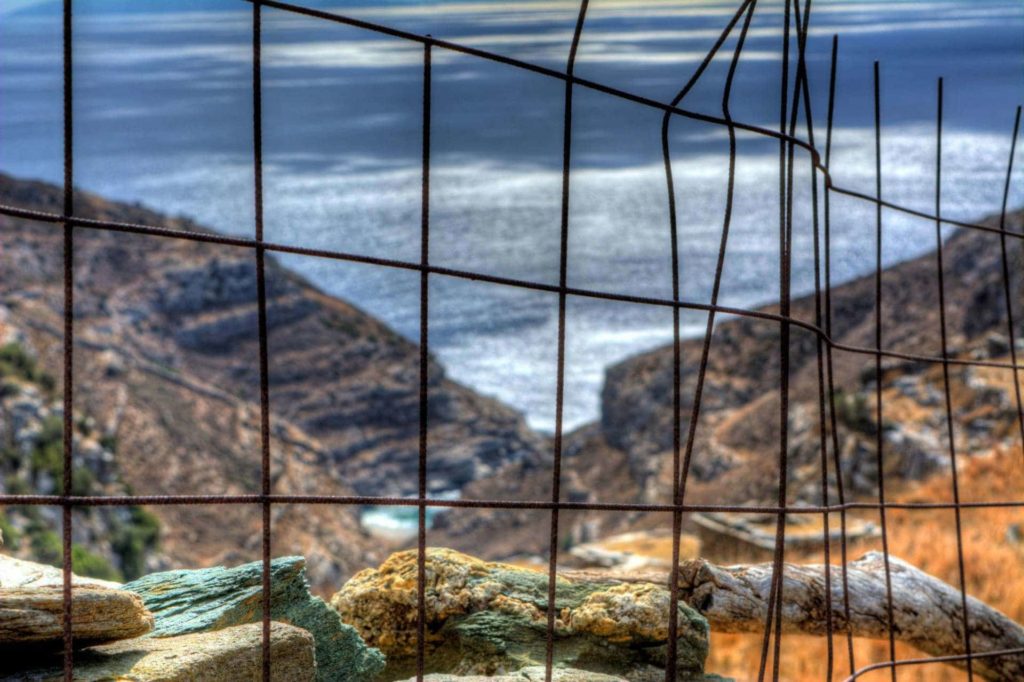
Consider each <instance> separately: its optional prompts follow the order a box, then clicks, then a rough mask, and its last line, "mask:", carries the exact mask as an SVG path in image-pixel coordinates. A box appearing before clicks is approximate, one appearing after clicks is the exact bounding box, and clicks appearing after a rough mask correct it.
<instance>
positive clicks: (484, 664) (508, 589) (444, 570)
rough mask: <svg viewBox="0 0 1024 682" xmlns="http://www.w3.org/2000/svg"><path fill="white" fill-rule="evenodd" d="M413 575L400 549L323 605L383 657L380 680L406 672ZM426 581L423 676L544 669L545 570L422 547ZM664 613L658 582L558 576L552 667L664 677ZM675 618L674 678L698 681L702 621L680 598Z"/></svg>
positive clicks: (704, 633) (412, 648)
mask: <svg viewBox="0 0 1024 682" xmlns="http://www.w3.org/2000/svg"><path fill="white" fill-rule="evenodd" d="M417 575H418V573H417V553H416V551H406V552H399V553H397V554H394V555H392V556H391V557H390V558H389V559H388V560H387V561H385V562H384V563H383V564H382V565H381V566H380V567H379V568H377V569H367V570H364V571H362V572H360V573H358V574H357V575H356V576H354V577H353V578H352V579H351V580H349V581H348V582H347V583H346V584H345V585H344V587H342V589H341V590H340V591H339V592H338V593H337V594H335V595H334V597H333V598H332V599H331V604H332V606H334V607H335V608H336V609H338V612H339V613H341V617H342V620H344V621H345V622H346V623H349V624H351V625H353V626H354V627H355V628H356V630H358V631H359V633H360V634H361V635H362V636H363V638H364V639H365V640H366V641H367V642H368V643H369V644H370V645H372V646H377V647H379V648H380V649H381V650H382V651H383V652H384V653H385V654H386V655H387V657H388V668H387V670H386V673H385V676H384V678H385V679H392V680H394V679H401V678H403V677H407V676H409V675H411V674H413V672H414V665H415V657H416V646H417V636H416V633H417V627H416V621H417V589H416V586H417ZM426 583H427V586H428V587H427V590H426V595H425V596H426V617H427V624H426V644H425V645H426V652H425V653H426V661H425V662H426V666H427V667H426V672H430V673H447V674H454V675H498V674H508V673H510V672H516V671H521V670H522V669H524V668H529V667H530V666H535V665H543V664H544V662H545V659H546V643H547V601H548V576H547V574H546V573H541V572H537V571H533V570H529V569H525V568H520V567H517V566H511V565H506V564H498V563H489V562H485V561H481V560H479V559H475V558H473V557H470V556H467V555H465V554H460V553H458V552H455V551H453V550H449V549H430V550H428V553H427V561H426ZM669 607H670V594H669V591H668V589H667V588H666V587H665V586H663V585H655V584H652V583H632V584H631V583H621V582H615V581H601V580H596V579H595V580H590V579H568V578H566V577H562V576H560V577H559V578H558V580H557V583H556V588H555V608H556V609H557V614H556V617H555V629H554V635H555V646H554V663H555V665H556V666H559V667H566V668H576V669H580V670H584V671H587V673H588V674H593V673H603V674H607V675H613V676H620V677H626V678H628V679H630V680H646V679H652V680H655V679H657V680H664V678H665V672H664V666H665V664H666V653H667V640H668V623H669V620H668V613H669ZM677 618H678V621H677V622H678V640H677V641H678V648H677V650H678V655H677V675H676V676H677V679H680V680H687V679H694V678H696V679H701V677H702V674H703V667H704V659H705V657H706V656H707V651H708V624H707V621H706V620H705V619H704V618H703V617H702V616H701V615H700V614H699V613H697V612H696V611H694V610H693V609H691V608H690V607H689V606H687V605H686V604H684V603H682V602H681V601H680V603H679V605H678V611H677ZM523 674H526V673H523ZM510 679H515V678H514V677H513V678H510ZM524 679H529V678H524Z"/></svg>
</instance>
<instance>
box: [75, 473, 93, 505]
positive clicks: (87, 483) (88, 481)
mask: <svg viewBox="0 0 1024 682" xmlns="http://www.w3.org/2000/svg"><path fill="white" fill-rule="evenodd" d="M95 483H96V478H95V477H94V476H93V475H92V472H91V471H89V469H87V468H85V467H75V468H74V469H73V470H72V471H71V494H72V495H78V496H80V497H81V496H85V495H90V494H92V490H93V485H94V484H95ZM87 509H88V508H87Z"/></svg>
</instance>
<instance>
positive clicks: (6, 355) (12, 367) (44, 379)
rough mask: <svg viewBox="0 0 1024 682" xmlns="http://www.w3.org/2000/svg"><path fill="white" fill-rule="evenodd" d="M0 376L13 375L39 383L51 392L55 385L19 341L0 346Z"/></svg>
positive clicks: (51, 378)
mask: <svg viewBox="0 0 1024 682" xmlns="http://www.w3.org/2000/svg"><path fill="white" fill-rule="evenodd" d="M0 376H13V377H17V378H19V379H23V380H25V381H31V382H32V383H35V384H39V386H41V387H42V388H43V390H44V391H46V392H47V393H52V392H53V390H54V389H55V388H56V386H57V382H56V381H54V379H53V377H52V376H50V375H49V374H47V373H46V372H44V371H43V370H41V369H40V368H39V366H38V365H37V364H36V361H35V358H33V357H32V356H31V355H29V354H28V351H26V350H25V348H24V347H23V346H22V345H21V344H19V343H7V344H4V345H3V346H0Z"/></svg>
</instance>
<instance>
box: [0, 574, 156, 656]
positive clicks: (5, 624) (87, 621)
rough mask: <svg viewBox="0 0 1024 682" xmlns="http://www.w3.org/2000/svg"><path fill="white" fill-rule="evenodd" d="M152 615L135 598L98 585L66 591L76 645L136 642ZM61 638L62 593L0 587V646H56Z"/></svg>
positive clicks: (44, 588)
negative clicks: (135, 639)
mask: <svg viewBox="0 0 1024 682" xmlns="http://www.w3.org/2000/svg"><path fill="white" fill-rule="evenodd" d="M152 629H153V616H152V615H151V614H150V613H149V612H148V611H146V608H145V607H144V606H143V605H142V600H141V599H140V598H139V597H138V595H135V594H132V593H131V592H125V591H124V590H115V589H110V588H108V587H100V586H98V585H81V586H78V587H74V588H73V589H72V592H71V633H72V636H73V637H74V641H75V643H76V644H77V645H80V646H87V645H89V644H97V643H101V642H114V641H117V640H120V639H130V638H132V637H139V636H140V635H144V634H146V633H147V632H149V631H150V630H152ZM63 638H64V590H63V588H62V587H58V586H54V585H44V586H41V587H12V588H0V647H11V646H21V645H29V646H32V647H46V646H55V647H60V646H61V644H62V642H63Z"/></svg>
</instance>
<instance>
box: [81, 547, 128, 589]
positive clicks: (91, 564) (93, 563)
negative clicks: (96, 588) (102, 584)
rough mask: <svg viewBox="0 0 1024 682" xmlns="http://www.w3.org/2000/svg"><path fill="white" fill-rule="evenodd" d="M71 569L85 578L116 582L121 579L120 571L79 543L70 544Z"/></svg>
mask: <svg viewBox="0 0 1024 682" xmlns="http://www.w3.org/2000/svg"><path fill="white" fill-rule="evenodd" d="M71 570H72V571H74V572H75V573H77V574H78V575H84V576H86V577H87V578H98V579H99V580H113V581H116V582H121V580H123V577H122V576H121V573H120V571H118V570H117V569H116V568H114V566H113V565H112V564H111V563H110V562H109V561H107V560H106V559H104V558H103V557H101V556H100V555H99V554H94V553H92V552H90V551H89V550H88V549H86V548H85V547H82V546H81V545H72V547H71Z"/></svg>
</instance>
